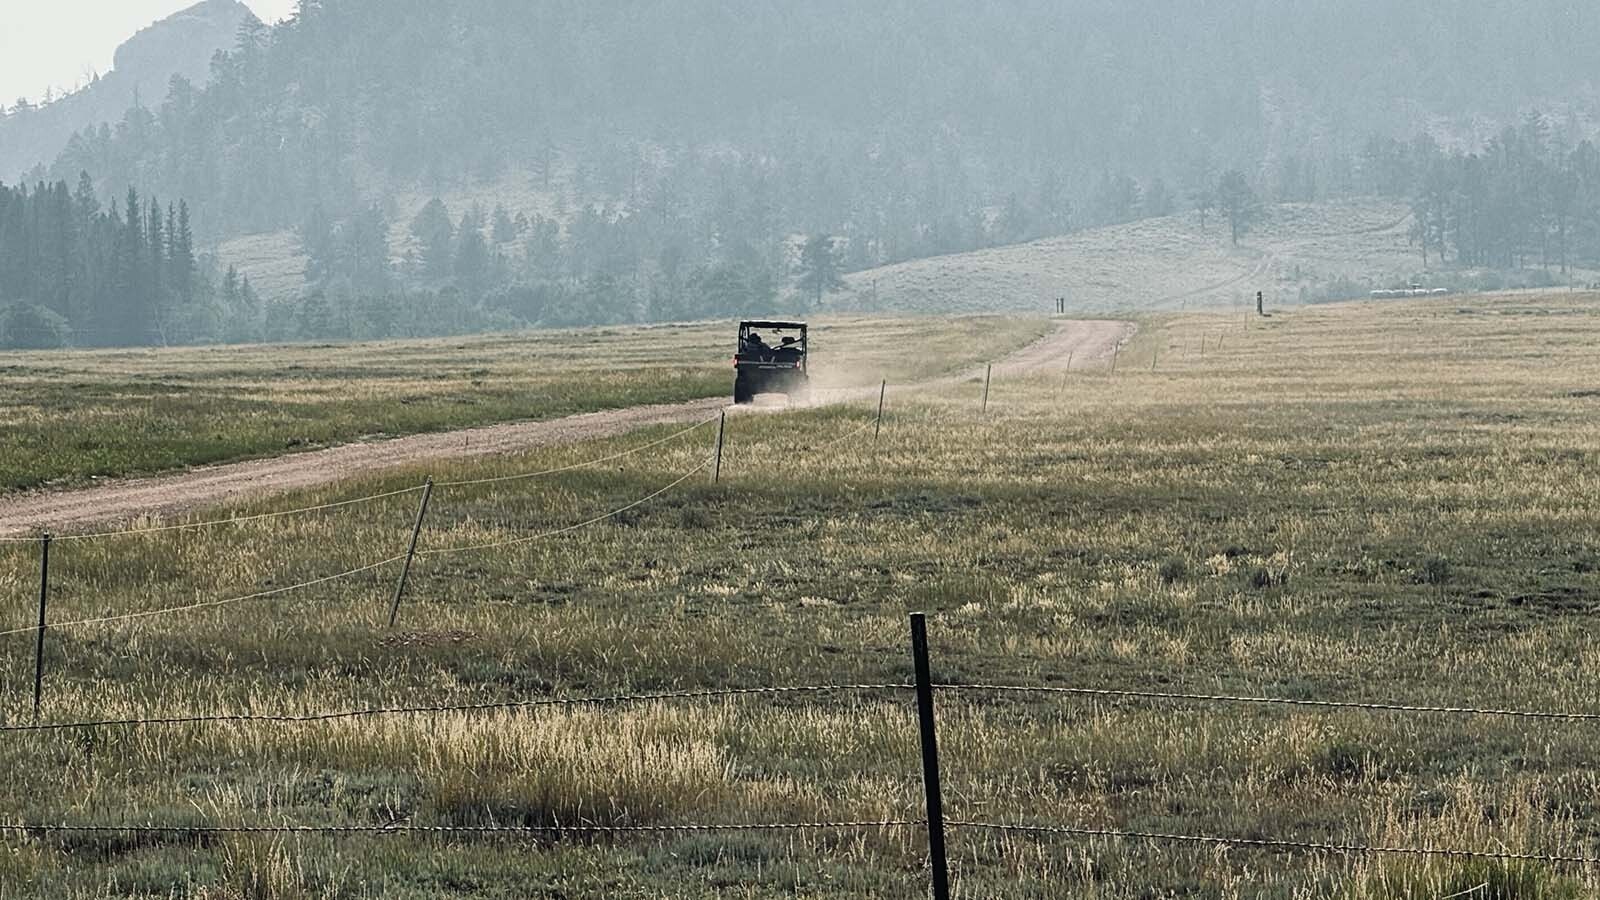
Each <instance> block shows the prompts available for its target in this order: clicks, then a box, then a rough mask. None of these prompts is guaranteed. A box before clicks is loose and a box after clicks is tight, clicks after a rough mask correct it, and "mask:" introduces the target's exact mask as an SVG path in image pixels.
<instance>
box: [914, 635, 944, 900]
mask: <svg viewBox="0 0 1600 900" xmlns="http://www.w3.org/2000/svg"><path fill="white" fill-rule="evenodd" d="M911 658H912V664H913V665H914V666H915V668H916V673H917V724H918V726H919V729H920V731H921V733H922V786H923V788H924V789H925V792H926V795H927V798H928V868H929V870H930V875H931V876H932V879H933V900H950V868H949V864H948V862H947V861H946V860H945V851H944V795H943V793H942V792H941V790H940V788H939V738H938V735H937V733H936V731H935V727H934V715H933V675H932V673H931V667H930V666H929V665H928V625H927V620H926V619H925V618H924V617H923V615H922V613H919V612H917V613H912V614H911Z"/></svg>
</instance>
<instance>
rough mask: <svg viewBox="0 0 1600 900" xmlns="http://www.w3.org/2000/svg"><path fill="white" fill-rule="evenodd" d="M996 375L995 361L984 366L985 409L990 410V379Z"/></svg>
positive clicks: (985, 410)
mask: <svg viewBox="0 0 1600 900" xmlns="http://www.w3.org/2000/svg"><path fill="white" fill-rule="evenodd" d="M992 377H994V363H989V364H988V365H986V366H984V367H983V411H984V412H986V413H987V412H988V411H989V379H990V378H992Z"/></svg>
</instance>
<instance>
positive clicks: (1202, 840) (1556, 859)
mask: <svg viewBox="0 0 1600 900" xmlns="http://www.w3.org/2000/svg"><path fill="white" fill-rule="evenodd" d="M945 824H946V825H949V826H952V827H955V828H978V829H984V830H988V831H1001V832H1017V833H1026V834H1056V835H1070V836H1075V837H1107V838H1120V839H1124V840H1139V841H1150V842H1153V843H1180V844H1210V845H1214V846H1215V845H1222V846H1229V847H1258V848H1261V849H1267V850H1308V851H1313V852H1319V853H1362V854H1400V855H1410V856H1447V857H1455V858H1466V859H1503V860H1504V859H1508V860H1519V861H1525V862H1548V863H1577V864H1580V865H1593V864H1594V863H1595V862H1596V861H1597V860H1596V858H1595V857H1592V856H1577V855H1571V854H1549V853H1521V852H1517V851H1513V850H1480V849H1472V848H1459V847H1393V846H1384V845H1381V844H1351V843H1331V842H1323V841H1297V840H1291V839H1286V838H1245V837H1220V836H1216V835H1207V834H1175V833H1168V832H1160V831H1122V830H1118V829H1114V828H1082V827H1075V826H1071V825H1028V824H1021V823H1018V824H1003V823H999V822H975V821H967V820H962V819H946V820H945Z"/></svg>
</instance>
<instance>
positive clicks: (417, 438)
mask: <svg viewBox="0 0 1600 900" xmlns="http://www.w3.org/2000/svg"><path fill="white" fill-rule="evenodd" d="M1083 327H1084V328H1085V329H1087V330H1089V331H1092V329H1093V328H1094V327H1096V326H1092V325H1089V324H1085V325H1084V326H1083ZM725 330H726V329H725V328H718V327H715V326H691V327H685V328H681V329H672V328H649V329H640V330H633V331H631V332H630V331H627V330H620V331H619V330H617V329H610V330H601V331H594V332H574V333H572V334H571V335H569V336H566V337H565V338H564V340H565V343H562V340H563V339H562V338H561V337H558V338H554V339H552V338H547V337H544V336H538V337H537V338H536V339H537V340H538V341H545V342H549V341H552V340H553V341H555V344H554V349H553V351H546V355H547V356H552V357H553V358H551V359H550V361H549V362H548V363H545V367H546V369H545V370H540V369H534V370H533V372H534V373H535V375H534V376H533V377H537V378H542V379H550V378H553V377H565V378H568V379H569V380H570V379H580V380H581V379H582V378H584V377H586V376H585V373H586V372H592V373H593V375H592V377H594V378H596V379H606V378H613V377H615V374H616V373H614V372H611V371H609V370H608V369H607V365H608V363H607V361H608V360H610V361H613V363H614V365H617V366H627V365H630V363H629V362H628V360H629V359H637V360H645V359H650V358H652V357H653V358H655V360H656V364H657V366H658V367H659V365H661V364H662V363H665V364H667V365H669V366H673V367H678V368H681V369H684V370H694V371H698V372H700V373H702V374H701V377H698V378H696V379H694V380H691V381H687V382H685V383H684V386H683V387H682V389H681V390H680V391H679V392H680V393H682V392H684V391H687V392H689V393H691V394H692V393H698V392H706V391H716V390H718V389H719V388H720V387H723V386H724V382H727V381H728V380H729V379H728V376H727V375H726V369H725V366H724V365H722V364H720V361H721V359H722V356H721V352H720V350H718V349H713V348H707V347H702V346H701V345H702V343H703V342H705V341H707V340H708V339H710V340H715V339H716V338H718V337H725V335H723V331H725ZM1045 330H1046V329H1045V327H1044V326H1042V325H1041V324H1039V322H1038V320H1034V321H1030V320H1025V319H999V318H980V317H974V318H969V319H963V320H953V321H950V322H940V321H939V320H933V319H911V320H899V321H894V320H878V319H859V320H846V321H843V322H839V323H826V322H825V323H823V324H821V325H820V326H819V328H818V331H819V333H820V334H819V337H820V339H821V343H822V347H823V349H822V350H821V351H820V352H819V353H818V354H817V356H818V359H817V369H816V377H817V379H818V381H819V383H820V384H822V385H831V386H833V387H832V388H830V389H829V390H825V391H822V392H821V396H822V397H823V398H824V399H828V398H832V399H835V400H837V399H847V398H849V397H852V396H855V394H853V393H851V392H850V391H849V390H848V389H847V388H846V387H845V386H848V385H856V386H860V387H863V388H864V386H865V385H867V384H869V383H875V379H876V377H877V376H878V374H880V373H881V374H884V375H885V376H886V377H895V378H897V379H905V380H923V379H927V378H929V377H932V376H934V375H936V374H937V373H939V372H941V371H948V370H949V368H952V367H961V366H967V365H972V364H973V363H975V362H977V361H978V360H981V359H982V358H983V357H984V354H988V353H994V354H997V355H999V354H1010V353H1012V352H1013V350H1014V349H1015V347H1016V346H1018V345H1020V344H1023V343H1026V342H1028V341H1029V340H1030V338H1032V337H1034V336H1037V335H1038V334H1040V333H1042V332H1043V331H1045ZM1089 331H1086V333H1089ZM1056 334H1057V339H1065V340H1074V341H1079V340H1080V338H1079V337H1078V336H1077V331H1076V330H1073V331H1070V332H1057V333H1056ZM619 335H620V340H619V339H618V336H619ZM651 342H653V344H652V343H651ZM830 342H831V344H832V345H831V346H830ZM1091 343H1092V340H1091ZM1046 345H1048V341H1042V342H1040V346H1046ZM386 346H387V345H374V346H372V347H371V348H367V349H361V348H349V349H345V348H331V347H330V348H326V349H325V350H323V351H322V352H323V354H324V355H350V354H355V355H356V356H357V358H358V359H359V360H360V362H361V365H362V366H365V367H371V366H373V365H377V364H379V363H383V362H385V361H386V360H388V359H390V358H391V357H393V355H394V353H401V354H405V353H407V352H409V353H412V354H415V353H416V352H417V351H418V350H420V349H423V348H426V349H427V351H428V352H429V353H430V355H434V356H438V357H448V356H449V355H450V350H449V348H448V347H446V346H444V345H443V344H442V343H441V342H438V341H434V342H425V343H423V344H419V345H418V346H417V347H403V346H401V347H397V348H396V350H395V351H394V353H391V352H389V351H388V350H386ZM476 346H477V344H476V343H475V342H474V341H472V340H469V341H468V342H467V343H466V344H463V345H461V350H460V352H459V354H458V355H459V356H460V357H461V359H459V360H456V361H455V366H456V367H457V368H459V367H461V366H464V365H472V364H485V360H484V359H483V358H482V351H478V350H475V349H474V348H475V347H476ZM491 346H493V347H495V348H496V349H495V350H494V351H493V352H494V354H495V356H496V358H499V357H502V356H506V355H509V354H511V353H514V352H515V348H516V344H515V343H514V342H513V341H512V340H511V339H506V338H501V339H498V340H495V341H493V342H492V343H491ZM896 347H900V348H912V349H914V350H915V352H914V353H901V354H900V357H901V358H895V354H896V352H897V351H896V350H895V349H894V348H896ZM272 349H273V348H259V349H255V348H250V349H247V350H245V351H241V352H243V353H246V354H249V353H256V354H270V353H271V352H272ZM283 352H285V353H291V354H292V356H293V358H299V359H301V360H302V361H304V360H305V359H306V357H308V356H311V357H313V358H314V353H313V352H311V351H308V350H307V349H306V348H283ZM524 352H526V353H532V352H534V351H533V350H532V349H529V350H526V351H524ZM1034 352H1035V353H1037V352H1038V350H1037V348H1035V350H1034ZM105 355H106V354H99V355H93V354H91V355H86V358H85V359H83V360H78V359H76V358H72V357H65V356H51V355H46V354H36V355H34V356H33V357H29V358H27V359H26V360H24V361H27V362H30V363H31V364H32V365H33V366H35V367H37V368H39V369H44V368H45V367H46V366H48V365H51V364H54V365H59V363H60V362H62V361H69V360H70V361H71V362H74V363H84V364H91V365H92V364H93V363H94V362H95V361H96V360H97V359H98V358H99V356H105ZM191 355H192V354H186V353H184V352H183V351H179V352H178V357H177V359H178V360H180V361H181V362H182V364H183V366H184V372H185V375H186V376H187V377H188V378H190V379H200V380H202V381H203V380H204V379H205V378H206V377H207V375H208V370H207V369H205V368H204V366H203V365H202V364H200V363H198V362H196V361H195V360H192V359H190V358H189V356H191ZM111 356H112V358H117V357H116V355H111ZM575 357H576V358H583V359H586V360H587V361H586V362H583V363H575V362H574V361H573V360H574V358H575ZM19 359H22V357H19ZM712 360H714V362H712ZM387 364H391V365H392V364H394V363H387ZM164 365H165V367H166V369H167V370H168V371H170V370H171V368H172V367H173V365H174V363H166V364H164ZM313 365H314V364H313ZM433 365H434V366H435V367H436V366H437V365H438V364H437V363H434V364H433ZM524 365H525V364H524ZM19 368H22V367H19ZM292 368H295V369H299V368H302V366H299V365H295V366H292ZM490 371H491V370H487V369H486V370H483V372H482V374H481V380H484V381H492V380H493V376H492V375H490V374H489V372H490ZM356 372H357V377H359V372H360V368H358V369H357V370H356ZM707 372H714V373H717V374H715V375H710V374H705V373H707ZM652 373H655V374H652ZM258 377H260V378H261V379H263V380H265V381H268V382H270V375H269V374H267V373H266V372H265V371H264V372H262V373H261V374H260V375H259V376H258ZM524 377H529V376H524ZM637 377H638V380H639V385H640V387H639V391H640V394H641V395H642V396H647V397H648V396H654V395H655V394H657V393H658V392H659V386H658V385H656V384H653V383H651V381H652V379H659V378H660V377H661V376H660V374H659V372H658V371H657V370H655V369H652V368H650V367H649V366H646V367H645V368H644V369H643V370H642V371H641V372H640V373H637ZM291 380H292V379H291ZM473 383H474V384H478V383H480V382H479V381H474V382H473ZM513 387H514V385H513ZM506 388H507V386H506V385H503V384H497V385H496V386H495V387H493V388H485V389H484V390H492V391H495V392H502V391H505V390H506ZM331 390H334V391H337V390H338V387H337V385H334V386H333V387H332V388H331ZM464 390H465V393H466V394H467V395H471V394H472V393H473V391H474V389H473V388H471V387H467V388H465V389H464ZM580 391H581V389H580ZM719 393H720V391H719ZM539 396H540V395H539V394H534V396H533V397H532V398H530V399H529V400H527V401H525V403H524V405H523V407H522V408H523V409H527V408H529V404H531V405H532V407H533V408H538V406H539V403H540V400H539ZM623 396H626V395H625V394H624V395H623ZM129 402H132V401H129ZM402 402H406V401H402ZM574 402H578V403H582V402H583V401H582V400H577V401H574ZM591 402H593V403H596V404H602V405H603V404H607V403H614V402H615V401H614V400H610V399H604V398H596V399H594V400H592V401H591ZM384 403H389V404H390V405H393V401H392V400H388V399H375V400H374V401H373V403H372V405H374V406H377V407H379V408H380V409H381V408H382V406H383V404H384ZM724 405H725V401H724V399H723V398H722V397H720V396H719V397H708V398H705V399H699V400H687V401H684V402H678V403H646V404H642V405H625V406H623V407H622V408H617V409H605V410H602V411H598V412H592V413H580V414H577V415H568V416H562V417H559V418H555V419H544V420H540V421H522V422H510V423H505V424H496V425H486V426H482V427H475V428H468V429H462V430H445V431H437V432H434V433H426V434H416V435H408V436H405V437H398V438H397V437H387V438H382V439H378V440H370V441H358V442H351V443H344V444H340V445H338V446H335V447H330V448H326V449H321V450H308V451H303V452H298V453H290V454H287V455H278V456H268V457H267V458H262V459H253V460H245V461H240V462H231V463H225V464H221V465H212V466H204V467H200V468H195V469H191V470H189V471H185V472H181V473H175V474H171V475H160V476H156V477H151V478H141V479H132V480H118V481H111V482H106V483H101V484H97V485H95V486H93V487H88V488H79V489H64V490H46V491H36V492H32V493H27V494H20V495H15V494H14V495H11V496H8V497H5V498H4V500H3V503H0V536H5V535H16V534H18V533H24V532H27V531H30V530H36V529H46V528H49V529H55V530H57V531H66V530H82V529H83V528H85V527H87V526H90V525H94V524H97V523H107V522H127V521H132V520H135V519H139V518H141V517H156V518H165V517H170V516H174V515H180V514H183V513H185V512H188V511H190V510H194V509H197V508H201V507H207V506H216V505H218V504H223V503H241V502H246V501H250V500H255V499H259V498H261V497H264V496H268V495H271V494H275V493H282V492H285V491H291V490H299V489H306V488H313V487H319V486H325V485H333V484H337V483H339V482H341V481H346V480H348V479H351V478H354V477H357V476H361V475H370V474H372V473H374V472H377V471H381V470H383V469H388V468H394V467H396V466H415V465H419V464H422V463H426V462H428V461H430V460H442V459H459V458H473V457H482V456H498V455H504V454H507V453H511V452H515V451H518V450H525V449H528V448H531V447H540V446H546V445H550V444H563V443H573V442H576V441H582V440H592V439H595V438H601V437H607V436H612V435H617V434H623V433H626V432H628V431H632V430H636V429H639V428H642V427H646V426H650V425H670V424H686V423H691V422H695V421H699V420H703V419H705V418H706V417H708V416H711V415H713V414H715V412H716V411H717V410H719V409H721V408H723V406H724ZM516 408H517V407H515V406H509V405H508V406H507V408H506V411H504V412H502V413H501V415H505V416H512V415H515V413H514V410H515V409H516ZM556 408H558V409H559V408H561V407H556ZM237 414H238V415H240V416H245V415H248V412H247V411H246V410H245V409H244V408H243V407H241V408H239V410H238V411H237ZM489 415H494V413H492V412H491V413H489ZM227 417H228V413H227V412H226V410H224V411H223V412H222V414H221V418H220V421H219V423H217V424H215V425H213V424H210V423H207V425H206V426H205V427H218V428H226V427H227V424H226V423H227ZM446 421H448V420H446ZM195 427H200V426H199V425H198V423H193V422H188V421H185V420H181V419H180V420H177V421H175V422H174V423H173V424H172V425H170V426H168V427H167V428H165V429H164V430H166V431H170V430H172V429H173V428H178V429H189V428H195ZM76 428H77V425H76V423H74V422H72V421H66V422H63V423H61V424H60V425H59V426H58V429H57V433H55V434H54V435H53V437H52V438H51V440H50V442H49V446H48V447H47V448H46V450H45V451H44V452H45V453H56V454H70V453H71V452H72V451H71V449H70V448H71V447H72V446H73V444H74V443H77V442H80V441H84V440H95V438H92V437H86V436H81V435H77V434H75V429H76Z"/></svg>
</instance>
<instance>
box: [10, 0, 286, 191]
mask: <svg viewBox="0 0 1600 900" xmlns="http://www.w3.org/2000/svg"><path fill="white" fill-rule="evenodd" d="M254 21H256V19H255V16H254V14H252V13H251V12H250V8H249V7H247V6H245V5H244V4H243V3H240V2H239V0H204V2H202V3H198V4H196V5H194V6H191V7H189V8H188V9H186V10H184V11H182V12H179V13H175V14H173V15H171V16H168V17H167V18H165V19H162V20H161V21H159V22H156V23H155V24H153V25H150V26H149V27H147V28H144V29H143V30H141V31H140V32H139V33H138V34H135V35H134V36H133V37H131V38H129V39H128V40H127V41H125V42H124V43H123V44H122V46H120V47H118V48H117V52H116V56H115V57H114V58H113V62H112V69H111V71H110V72H107V73H106V74H104V75H102V76H100V77H99V78H98V79H96V80H95V81H94V83H92V84H90V85H88V86H86V87H84V88H83V89H82V90H79V91H77V92H75V93H72V94H68V95H67V96H64V97H61V98H59V99H57V100H55V101H54V102H51V103H48V104H44V105H42V106H36V107H32V108H29V109H25V110H23V111H21V112H17V113H13V114H10V115H6V116H3V117H0V181H9V182H16V181H18V180H20V179H21V178H22V176H23V175H24V174H25V173H27V172H28V171H29V170H31V169H34V168H35V167H37V166H40V165H41V164H43V165H46V166H47V165H48V164H49V163H51V162H52V161H54V160H55V158H56V156H57V155H58V154H59V153H60V152H61V151H62V149H64V148H65V147H66V146H67V141H68V140H69V139H70V138H71V137H72V135H73V133H74V132H77V131H81V130H83V129H87V128H93V127H95V126H98V125H100V124H102V123H110V124H113V125H114V124H116V123H118V122H121V121H122V119H123V116H124V114H125V113H127V111H128V109H129V107H132V106H133V105H134V103H135V100H137V101H138V102H140V103H143V104H146V105H149V106H155V107H159V106H160V105H161V102H162V101H163V100H164V99H165V98H166V96H167V91H168V88H169V85H170V83H171V81H172V78H173V76H175V75H176V76H181V77H183V78H185V79H188V80H189V81H190V82H193V83H195V84H197V85H200V86H203V85H204V84H205V82H206V80H207V77H208V72H209V67H210V65H211V58H212V56H213V55H215V54H216V52H217V51H218V50H229V49H232V48H233V46H234V44H235V43H236V41H237V35H238V33H239V26H240V25H242V24H244V23H245V22H254Z"/></svg>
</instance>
